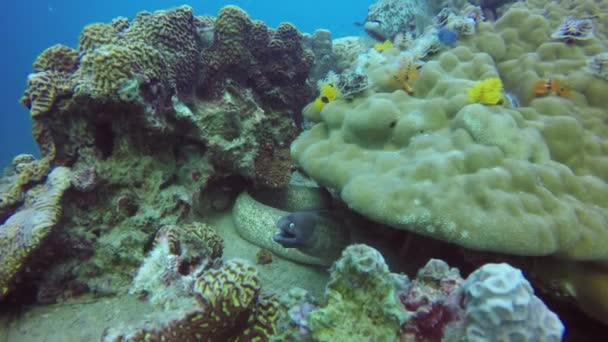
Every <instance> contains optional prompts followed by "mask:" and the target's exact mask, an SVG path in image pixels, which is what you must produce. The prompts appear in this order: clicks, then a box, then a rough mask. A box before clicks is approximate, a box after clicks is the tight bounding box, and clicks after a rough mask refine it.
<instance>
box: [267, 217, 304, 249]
mask: <svg viewBox="0 0 608 342" xmlns="http://www.w3.org/2000/svg"><path fill="white" fill-rule="evenodd" d="M309 216H312V217H309ZM276 226H277V228H279V229H280V232H279V233H278V234H275V235H274V236H273V237H272V239H273V240H274V241H275V242H277V243H279V244H280V245H281V246H283V247H285V248H296V247H306V246H307V244H308V240H309V239H310V234H311V232H312V231H313V230H314V214H310V213H303V212H297V213H292V214H289V215H286V216H283V217H281V219H280V220H279V221H278V222H277V224H276Z"/></svg>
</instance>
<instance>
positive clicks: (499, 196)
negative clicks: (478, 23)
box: [291, 6, 608, 260]
mask: <svg viewBox="0 0 608 342" xmlns="http://www.w3.org/2000/svg"><path fill="white" fill-rule="evenodd" d="M555 25H559V22H557V23H556V24H555ZM551 31H552V28H551V27H550V25H549V22H548V21H547V20H546V19H545V18H543V17H542V16H540V15H536V14H533V13H531V11H529V10H526V9H522V8H520V7H518V6H514V7H513V8H511V9H510V10H509V11H508V12H507V13H506V14H505V15H504V16H503V17H502V18H501V19H500V20H499V21H498V22H496V24H495V25H493V24H490V23H485V24H484V25H482V27H480V33H479V35H478V36H475V38H473V39H472V40H471V41H470V42H468V43H467V46H468V47H465V46H458V47H456V48H454V49H452V50H449V51H447V52H444V53H442V54H440V55H439V56H437V57H435V58H434V60H432V61H429V62H428V63H426V64H425V65H424V66H423V67H422V69H421V70H420V76H419V79H418V81H417V82H416V84H415V85H414V95H415V96H409V95H408V94H406V93H404V92H402V91H396V92H393V93H368V94H367V95H366V96H362V97H360V98H357V99H355V100H353V101H351V102H347V101H344V100H337V101H334V102H332V103H330V104H328V105H327V106H325V108H324V109H323V111H322V112H321V115H320V119H321V120H320V122H319V123H317V124H316V125H315V126H314V127H312V129H310V130H309V131H305V132H304V133H303V134H302V135H301V136H300V137H299V138H298V139H297V140H296V141H295V142H294V143H293V144H292V151H291V152H292V156H293V157H294V159H295V160H296V161H297V162H298V163H299V164H300V165H301V167H302V168H303V169H304V170H305V171H306V172H307V173H308V174H309V175H310V176H311V177H312V178H313V179H315V180H317V181H318V182H320V183H321V184H322V185H324V186H326V187H330V188H333V189H337V190H339V193H340V195H341V198H342V199H343V200H344V201H345V202H346V203H347V204H348V205H349V206H350V207H351V208H352V209H354V210H356V211H358V212H360V213H362V214H363V215H365V216H367V217H369V218H371V219H374V220H376V221H379V222H382V223H386V224H389V225H391V226H393V227H395V228H398V229H404V230H410V231H414V232H417V233H420V234H424V235H428V236H432V237H435V238H438V239H442V240H446V241H450V242H454V243H456V244H459V245H462V246H465V247H469V248H472V249H479V250H490V251H497V252H504V253H511V254H518V255H549V254H560V255H562V256H564V257H567V258H571V259H575V260H607V259H608V247H607V246H608V244H607V243H606V242H608V228H607V227H608V202H607V200H606V199H607V198H608V185H607V183H606V182H607V181H608V157H606V155H607V152H608V146H607V145H606V139H607V138H608V127H607V126H606V125H605V123H604V121H605V120H606V112H607V106H606V102H605V100H602V95H600V94H606V92H608V82H606V81H605V80H602V79H601V78H598V77H594V76H593V75H592V74H590V73H588V72H587V71H586V69H585V65H586V61H587V58H588V57H589V56H593V55H595V54H597V53H598V52H599V51H598V50H601V49H602V47H601V44H600V42H599V41H598V40H597V39H595V38H594V39H590V40H589V41H587V42H585V43H584V44H581V45H576V44H567V43H564V42H555V41H551V40H550V38H549V35H550V33H551ZM380 64H381V62H380ZM383 68H384V69H383ZM368 70H369V71H368V72H369V74H370V79H372V80H374V81H375V82H376V83H377V84H381V83H382V82H386V79H388V77H389V76H388V73H387V72H384V71H383V70H385V67H384V66H382V65H380V66H378V67H377V68H373V67H372V68H369V69H368ZM545 72H546V73H548V74H549V75H551V76H558V75H561V74H562V73H568V75H567V78H566V82H567V83H569V84H571V85H572V88H573V94H572V96H571V97H569V98H563V97H558V96H548V97H543V98H538V99H537V98H534V96H533V95H532V87H533V84H534V82H536V81H538V80H539V79H541V78H542V77H543V74H544V73H545ZM490 77H499V78H500V79H502V80H503V83H504V84H505V91H507V92H513V93H515V96H517V97H518V98H519V99H520V102H521V104H522V105H523V107H519V108H514V107H512V106H510V105H508V104H505V105H504V106H492V107H489V106H484V105H481V104H469V103H468V102H467V98H466V89H467V88H468V87H470V86H471V85H472V84H473V82H474V81H477V80H483V79H486V78H490Z"/></svg>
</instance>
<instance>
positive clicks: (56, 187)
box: [0, 167, 70, 299]
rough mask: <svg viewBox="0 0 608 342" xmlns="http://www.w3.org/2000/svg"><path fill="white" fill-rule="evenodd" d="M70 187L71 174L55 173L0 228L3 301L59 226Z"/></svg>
mask: <svg viewBox="0 0 608 342" xmlns="http://www.w3.org/2000/svg"><path fill="white" fill-rule="evenodd" d="M69 187H70V170H69V169H68V168H65V167H58V168H56V169H54V170H53V171H52V172H51V173H50V174H49V176H48V178H47V180H46V182H45V183H44V184H42V185H39V186H37V187H35V188H32V189H30V190H29V191H28V192H27V194H26V198H25V204H24V205H23V206H22V207H21V208H19V210H18V211H17V212H15V213H14V214H13V215H11V216H10V217H9V218H8V219H7V220H6V221H5V222H4V224H2V225H1V226H0V259H2V266H0V299H2V298H3V297H4V296H6V294H7V293H8V291H9V289H10V286H11V282H12V281H13V280H14V277H15V276H16V275H17V274H18V273H19V271H21V269H22V268H23V267H24V266H25V262H26V261H27V259H28V257H29V256H30V254H31V253H32V252H34V251H35V250H36V249H37V248H38V247H39V246H40V244H41V243H42V242H43V241H44V239H45V238H46V236H47V235H48V234H49V233H50V232H51V230H52V229H53V227H54V226H55V224H56V223H57V222H58V220H59V217H60V214H61V198H62V196H63V193H64V192H65V191H66V190H67V189H68V188H69Z"/></svg>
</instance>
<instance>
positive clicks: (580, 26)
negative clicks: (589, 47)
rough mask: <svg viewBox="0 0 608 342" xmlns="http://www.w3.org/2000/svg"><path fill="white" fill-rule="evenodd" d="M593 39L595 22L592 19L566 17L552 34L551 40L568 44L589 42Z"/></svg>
mask: <svg viewBox="0 0 608 342" xmlns="http://www.w3.org/2000/svg"><path fill="white" fill-rule="evenodd" d="M592 37H593V21H592V19H591V18H575V17H565V18H564V21H562V23H561V25H559V27H558V28H557V30H555V32H553V33H552V34H551V38H553V39H558V40H563V41H566V42H568V43H571V42H574V41H582V40H588V39H591V38H592Z"/></svg>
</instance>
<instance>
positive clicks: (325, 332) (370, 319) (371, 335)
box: [308, 245, 407, 341]
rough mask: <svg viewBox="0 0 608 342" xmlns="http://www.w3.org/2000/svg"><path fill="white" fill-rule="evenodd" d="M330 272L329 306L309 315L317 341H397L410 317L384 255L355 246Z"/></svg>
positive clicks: (351, 247) (367, 248) (365, 247)
mask: <svg viewBox="0 0 608 342" xmlns="http://www.w3.org/2000/svg"><path fill="white" fill-rule="evenodd" d="M330 272H331V278H330V281H329V283H328V284H327V287H326V291H325V296H326V305H325V306H323V307H321V308H319V309H316V310H313V311H311V312H310V314H309V316H308V324H309V327H310V331H311V336H312V338H313V340H317V341H331V340H343V339H344V338H345V337H349V339H352V340H365V339H371V340H378V341H391V340H393V339H395V337H396V332H397V330H398V329H399V326H400V325H401V324H403V323H404V322H405V320H406V317H407V316H406V313H405V310H404V308H403V305H402V304H401V302H400V300H399V297H398V296H397V292H396V290H395V287H394V284H393V278H392V276H391V274H390V272H389V270H388V266H387V265H386V263H385V262H384V258H383V257H382V255H380V253H379V252H378V251H376V250H374V249H373V248H371V247H368V246H366V245H351V246H349V247H347V248H346V249H345V250H344V252H343V253H342V257H341V258H340V259H339V260H338V261H336V263H335V264H334V265H333V266H332V269H331V271H330Z"/></svg>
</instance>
